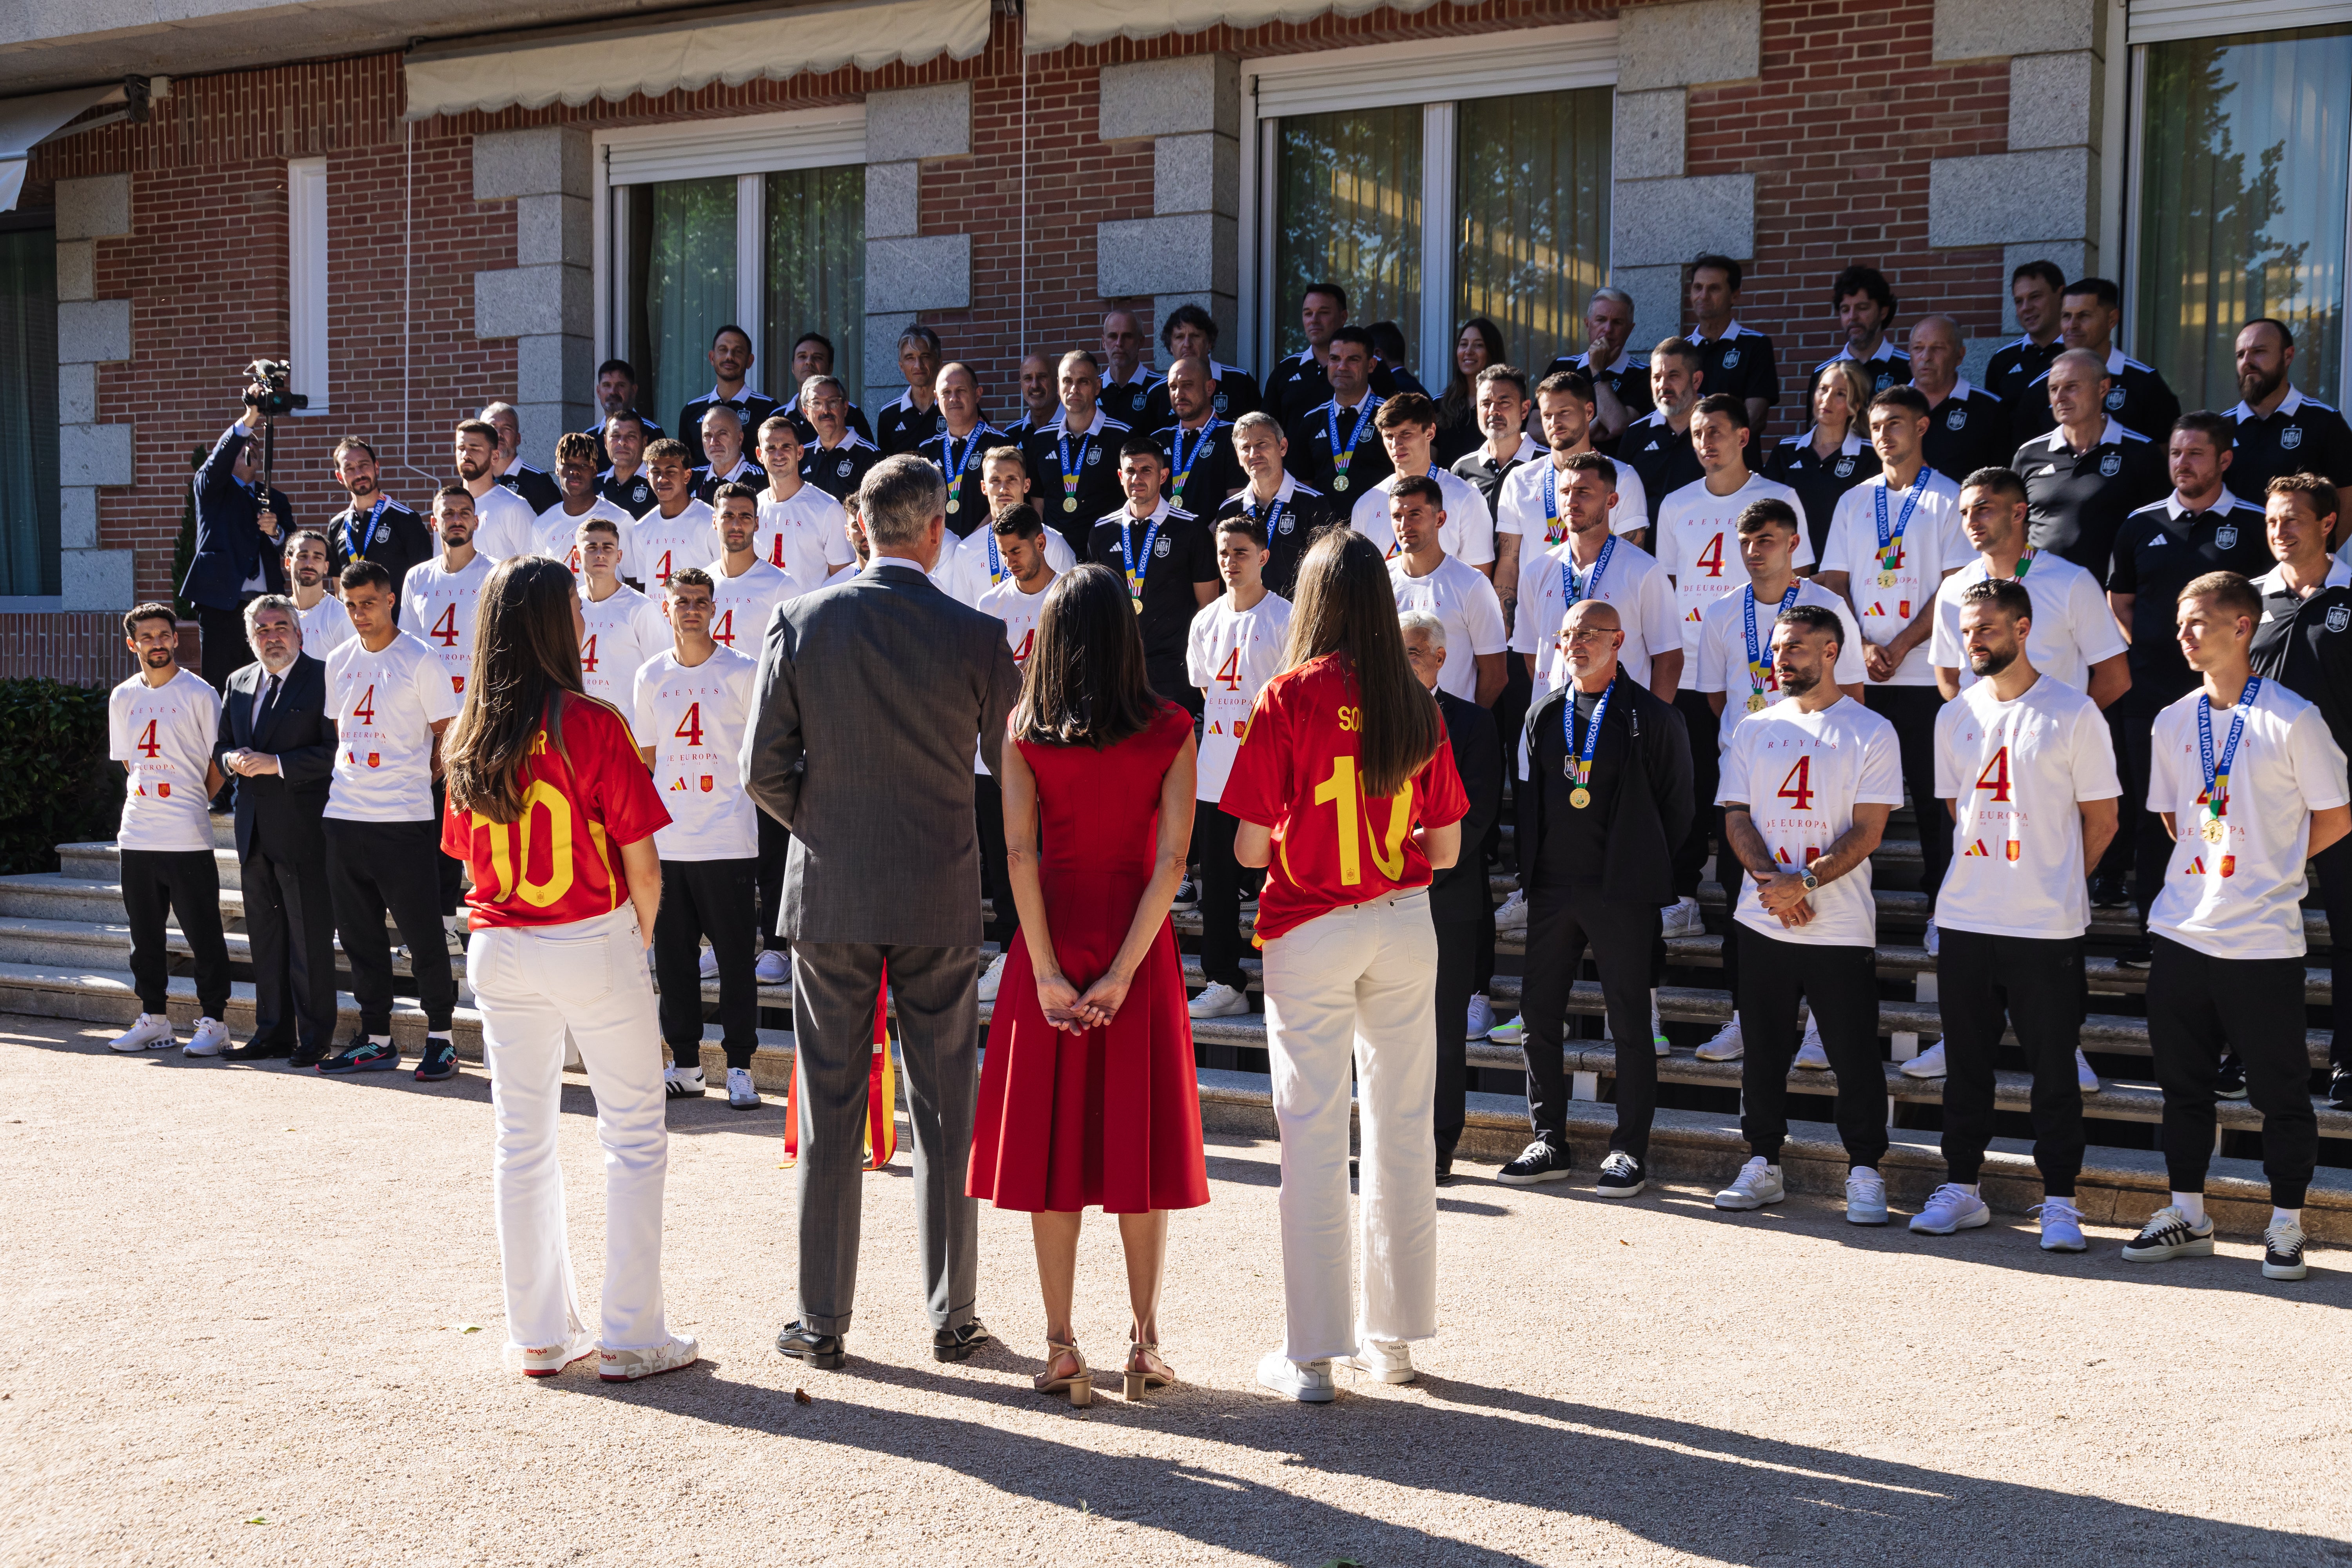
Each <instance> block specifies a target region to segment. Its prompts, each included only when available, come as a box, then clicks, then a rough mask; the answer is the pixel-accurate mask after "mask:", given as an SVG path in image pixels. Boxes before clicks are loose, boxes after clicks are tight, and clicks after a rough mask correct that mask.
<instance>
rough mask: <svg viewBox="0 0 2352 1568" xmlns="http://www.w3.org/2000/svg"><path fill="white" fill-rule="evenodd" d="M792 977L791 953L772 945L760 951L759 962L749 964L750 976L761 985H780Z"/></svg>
mask: <svg viewBox="0 0 2352 1568" xmlns="http://www.w3.org/2000/svg"><path fill="white" fill-rule="evenodd" d="M792 977H793V961H792V958H791V955H790V954H787V953H784V952H778V951H777V950H776V949H774V948H768V949H766V950H764V951H763V952H761V954H760V959H759V962H758V963H754V964H752V965H751V978H752V979H754V980H756V981H758V982H759V983H760V984H762V985H782V984H785V983H786V982H787V981H789V980H791V979H792Z"/></svg>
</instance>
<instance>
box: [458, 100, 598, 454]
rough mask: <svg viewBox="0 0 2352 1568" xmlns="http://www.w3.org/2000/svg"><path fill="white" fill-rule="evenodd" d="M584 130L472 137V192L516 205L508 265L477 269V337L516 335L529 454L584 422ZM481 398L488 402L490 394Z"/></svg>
mask: <svg viewBox="0 0 2352 1568" xmlns="http://www.w3.org/2000/svg"><path fill="white" fill-rule="evenodd" d="M592 167H593V163H592V160H591V158H590V156H589V146H588V134H587V132H584V131H579V130H575V129H572V128H569V127H565V126H560V125H546V126H540V127H537V128H535V129H533V130H530V131H499V132H490V133H488V134H486V135H481V136H477V137H475V138H474V199H475V200H476V201H478V202H509V201H510V202H512V203H514V204H515V265H514V266H512V267H500V268H489V269H487V270H484V271H480V272H477V273H475V274H474V335H475V336H476V337H477V338H512V339H514V340H515V390H514V405H515V411H516V413H517V414H518V416H520V419H521V423H522V441H521V450H522V451H523V453H524V454H525V455H526V460H528V457H529V455H530V454H531V453H538V454H540V463H541V464H544V463H545V462H546V461H547V458H546V454H547V453H549V452H551V451H552V450H553V449H554V447H555V441H556V437H560V436H562V434H563V433H564V432H565V431H567V430H577V429H579V428H581V427H582V426H584V425H585V424H587V423H588V419H589V416H590V411H591V407H592V405H591V404H590V402H589V393H590V391H591V389H592V388H593V385H594V383H595V379H596V334H595V304H594V286H593V272H592V270H591V268H592V267H593V258H594V254H595V251H594V245H595V240H594V235H593V220H592V217H591V207H590V203H589V181H590V177H591V173H592ZM485 401H488V398H487V396H486V397H485Z"/></svg>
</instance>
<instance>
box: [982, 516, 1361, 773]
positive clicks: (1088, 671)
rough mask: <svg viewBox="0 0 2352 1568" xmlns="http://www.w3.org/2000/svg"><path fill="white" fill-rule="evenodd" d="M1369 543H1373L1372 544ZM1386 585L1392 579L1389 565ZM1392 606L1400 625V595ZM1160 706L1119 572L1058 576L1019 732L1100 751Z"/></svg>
mask: <svg viewBox="0 0 2352 1568" xmlns="http://www.w3.org/2000/svg"><path fill="white" fill-rule="evenodd" d="M1364 548H1365V549H1367V550H1370V549H1371V548H1372V547H1371V544H1370V542H1369V541H1368V542H1366V543H1365V545H1364ZM1387 582H1388V568H1387V567H1386V566H1383V567H1381V583H1382V584H1384V585H1385V584H1387ZM1381 591H1382V593H1383V594H1387V593H1389V590H1388V589H1387V588H1386V587H1385V586H1383V588H1382V590H1381ZM1389 603H1390V605H1391V608H1390V611H1389V614H1390V616H1391V624H1393V617H1394V616H1395V614H1396V611H1395V608H1394V605H1395V599H1394V597H1393V596H1392V595H1391V597H1390V600H1389ZM1399 657H1402V655H1400V656H1399ZM1159 709H1160V699H1159V698H1158V696H1156V695H1155V694H1154V693H1153V691H1152V689H1151V682H1150V680H1149V679H1146V678H1145V676H1144V673H1143V634H1142V633H1141V632H1140V631H1139V630H1138V629H1137V628H1136V625H1135V608H1134V605H1133V604H1132V602H1131V601H1130V600H1129V598H1128V596H1127V585H1126V584H1123V583H1121V582H1120V581H1119V580H1118V574H1116V573H1114V572H1113V571H1111V569H1110V568H1109V567H1108V566H1104V565H1100V564H1098V563H1094V562H1087V563H1085V564H1084V565H1081V566H1078V567H1076V568H1075V569H1073V570H1071V571H1068V572H1065V573H1063V574H1061V575H1060V576H1059V577H1056V578H1055V579H1054V585H1053V586H1052V587H1050V588H1048V589H1046V590H1045V607H1044V609H1043V610H1042V611H1040V613H1039V615H1038V617H1037V644H1036V646H1035V647H1034V648H1032V649H1031V650H1030V653H1029V662H1028V663H1027V664H1026V665H1024V667H1023V668H1022V671H1021V700H1020V701H1019V703H1017V704H1016V705H1015V706H1014V707H1013V735H1014V736H1015V737H1016V738H1017V739H1020V740H1024V741H1030V742H1035V743H1037V744H1040V745H1047V746H1092V747H1093V748H1094V749H1095V750H1096V751H1097V752H1099V751H1101V750H1103V749H1104V748H1105V747H1107V746H1115V745H1117V744H1118V742H1121V741H1124V740H1126V739H1128V738H1129V736H1131V735H1139V734H1141V733H1143V731H1145V730H1147V729H1149V728H1150V725H1151V721H1152V717H1153V715H1154V714H1156V713H1157V712H1158V711H1159Z"/></svg>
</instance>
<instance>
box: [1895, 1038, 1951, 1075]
mask: <svg viewBox="0 0 2352 1568" xmlns="http://www.w3.org/2000/svg"><path fill="white" fill-rule="evenodd" d="M1903 1076H1904V1077H1905V1078H1941V1077H1943V1076H1944V1042H1943V1041H1941V1040H1937V1042H1936V1043H1935V1044H1934V1045H1932V1046H1929V1047H1927V1049H1926V1050H1924V1051H1921V1052H1920V1053H1919V1054H1918V1055H1917V1056H1916V1057H1913V1058H1911V1059H1910V1060H1909V1061H1907V1062H1905V1063H1904V1064H1903Z"/></svg>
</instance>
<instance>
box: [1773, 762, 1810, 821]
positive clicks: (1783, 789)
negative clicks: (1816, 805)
mask: <svg viewBox="0 0 2352 1568" xmlns="http://www.w3.org/2000/svg"><path fill="white" fill-rule="evenodd" d="M1792 786H1793V787H1792ZM1780 798H1781V799H1782V800H1792V801H1795V802H1796V803H1797V804H1796V805H1795V806H1794V807H1793V808H1792V809H1794V810H1797V811H1811V810H1812V809H1813V759H1812V755H1811V753H1810V752H1808V753H1807V754H1805V755H1804V756H1801V757H1799V758H1798V759H1797V765H1796V766H1795V767H1793V768H1790V770H1789V776H1788V777H1787V778H1784V779H1782V780H1781V781H1780Z"/></svg>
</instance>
